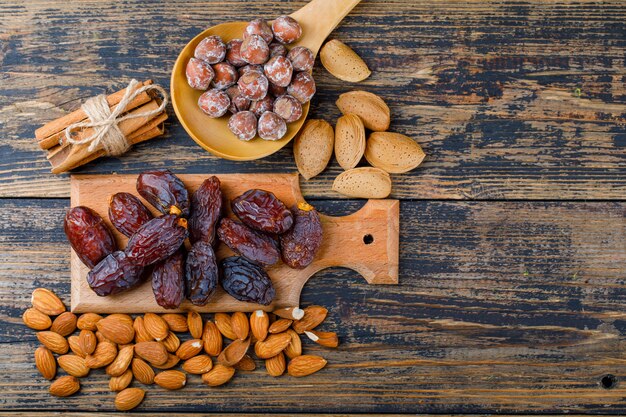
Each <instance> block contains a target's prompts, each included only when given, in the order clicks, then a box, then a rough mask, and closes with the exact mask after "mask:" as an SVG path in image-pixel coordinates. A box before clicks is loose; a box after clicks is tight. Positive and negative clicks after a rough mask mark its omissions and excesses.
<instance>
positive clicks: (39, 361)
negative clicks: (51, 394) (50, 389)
mask: <svg viewBox="0 0 626 417" xmlns="http://www.w3.org/2000/svg"><path fill="white" fill-rule="evenodd" d="M35 366H36V367H37V369H38V370H39V372H40V373H41V375H42V376H43V377H44V378H46V379H54V376H55V375H56V373H57V363H56V361H55V360H54V355H52V352H50V349H48V348H47V347H45V346H39V347H38V348H37V349H36V350H35Z"/></svg>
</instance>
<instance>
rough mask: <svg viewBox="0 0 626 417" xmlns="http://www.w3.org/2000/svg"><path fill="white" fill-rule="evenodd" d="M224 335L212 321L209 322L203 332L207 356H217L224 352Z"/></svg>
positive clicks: (203, 342)
mask: <svg viewBox="0 0 626 417" xmlns="http://www.w3.org/2000/svg"><path fill="white" fill-rule="evenodd" d="M222 343H223V342H222V333H220V331H219V329H218V328H217V325H216V324H215V323H213V322H212V321H210V320H209V321H207V322H206V323H205V325H204V331H203V332H202V344H203V346H204V351H205V352H206V353H207V355H210V356H217V355H219V354H220V352H221V351H222Z"/></svg>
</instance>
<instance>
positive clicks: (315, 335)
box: [304, 330, 339, 348]
mask: <svg viewBox="0 0 626 417" xmlns="http://www.w3.org/2000/svg"><path fill="white" fill-rule="evenodd" d="M304 334H306V335H307V337H308V338H309V339H311V340H312V341H314V342H315V343H317V344H318V345H321V346H324V347H330V348H336V347H337V346H339V338H338V337H337V333H335V332H318V331H315V330H305V331H304Z"/></svg>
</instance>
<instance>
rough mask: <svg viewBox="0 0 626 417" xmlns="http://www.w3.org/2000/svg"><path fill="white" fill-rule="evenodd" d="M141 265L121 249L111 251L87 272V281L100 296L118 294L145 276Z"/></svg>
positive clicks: (132, 286)
mask: <svg viewBox="0 0 626 417" xmlns="http://www.w3.org/2000/svg"><path fill="white" fill-rule="evenodd" d="M147 275H148V274H147V273H145V270H144V268H143V267H141V266H139V265H136V264H135V263H133V261H132V259H130V258H128V257H127V256H126V253H124V252H122V251H117V252H113V253H112V254H110V255H108V256H107V257H106V258H104V259H103V260H101V261H100V263H98V265H96V266H95V267H94V268H93V269H92V270H91V271H89V273H88V274H87V283H88V284H89V286H90V287H91V289H92V290H93V291H94V292H95V293H96V294H98V295H99V296H101V297H104V296H107V295H112V294H118V293H120V292H123V291H126V290H129V289H131V288H134V287H136V286H137V285H139V284H141V283H142V282H143V281H144V280H145V278H146V277H147Z"/></svg>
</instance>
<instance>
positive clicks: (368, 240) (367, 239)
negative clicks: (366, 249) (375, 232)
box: [363, 233, 374, 245]
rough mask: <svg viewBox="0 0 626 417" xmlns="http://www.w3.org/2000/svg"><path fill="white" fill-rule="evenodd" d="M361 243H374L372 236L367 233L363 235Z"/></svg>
mask: <svg viewBox="0 0 626 417" xmlns="http://www.w3.org/2000/svg"><path fill="white" fill-rule="evenodd" d="M363 243H365V244H366V245H370V244H372V243H374V236H372V235H370V234H369V233H368V234H366V235H365V236H363Z"/></svg>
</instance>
